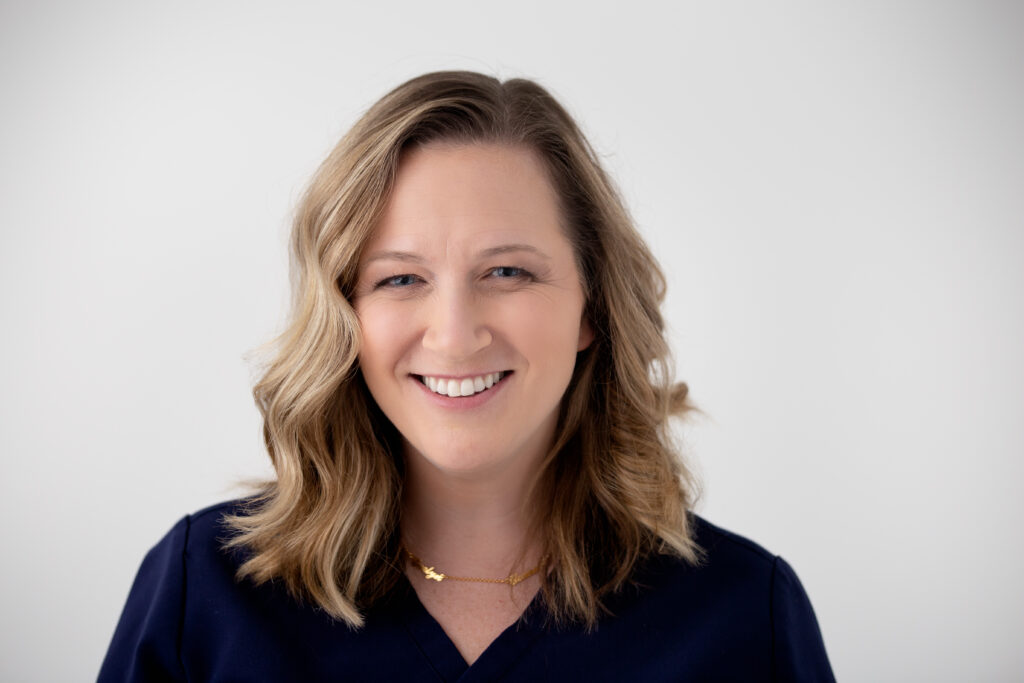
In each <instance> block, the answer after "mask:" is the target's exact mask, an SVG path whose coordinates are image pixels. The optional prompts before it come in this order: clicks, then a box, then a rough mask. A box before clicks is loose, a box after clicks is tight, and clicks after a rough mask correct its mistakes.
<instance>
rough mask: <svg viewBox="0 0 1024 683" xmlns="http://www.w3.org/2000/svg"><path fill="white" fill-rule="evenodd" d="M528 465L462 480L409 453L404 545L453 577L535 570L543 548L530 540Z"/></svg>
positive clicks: (403, 533) (464, 476)
mask: <svg viewBox="0 0 1024 683" xmlns="http://www.w3.org/2000/svg"><path fill="white" fill-rule="evenodd" d="M526 465H527V466H525V467H522V466H521V467H519V468H503V469H502V470H501V471H495V472H489V473H474V474H472V475H465V474H458V475H457V474H453V473H450V472H444V471H442V470H439V469H438V468H436V467H435V466H433V465H432V464H431V463H429V462H428V461H427V460H426V459H425V458H423V457H422V456H420V455H418V454H416V453H408V452H407V455H406V483H405V494H404V498H403V501H402V538H403V542H404V543H405V544H406V546H407V547H408V549H409V550H411V551H412V552H413V553H415V554H416V555H417V556H419V557H420V558H421V559H422V560H423V561H424V562H425V563H427V564H428V565H436V566H437V567H438V570H439V571H446V572H448V573H452V574H458V573H462V574H469V575H474V576H475V575H480V576H495V577H499V576H504V575H506V574H508V573H509V572H510V571H512V570H513V569H516V570H522V569H523V568H524V567H526V566H529V567H532V566H534V565H536V564H537V562H538V561H539V559H540V544H539V543H538V539H534V538H531V537H530V522H531V520H530V518H529V512H528V507H527V504H526V497H527V493H528V487H529V485H530V479H529V474H530V473H531V472H532V471H533V468H532V467H530V466H529V465H530V463H526ZM511 469H519V470H520V471H510V470H511Z"/></svg>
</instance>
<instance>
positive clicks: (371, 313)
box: [354, 143, 592, 474]
mask: <svg viewBox="0 0 1024 683" xmlns="http://www.w3.org/2000/svg"><path fill="white" fill-rule="evenodd" d="M354 304H355V309H356V312H357V314H358V315H359V320H360V323H361V326H362V334H363V339H362V341H363V343H362V350H361V352H360V356H359V362H360V366H361V369H362V372H363V376H364V378H365V379H366V384H367V386H368V387H369V389H370V393H371V394H372V395H373V398H374V399H375V400H376V401H377V404H378V405H379V406H380V408H381V410H383V412H384V414H385V415H387V417H388V418H389V419H390V420H391V422H392V423H393V424H394V425H395V427H397V429H398V431H399V432H400V433H401V434H402V437H403V438H404V441H405V448H406V457H407V459H416V460H417V463H416V466H419V465H424V464H426V465H429V466H431V467H433V468H436V470H439V471H442V472H445V473H450V474H460V473H461V474H472V473H485V472H488V471H490V472H500V471H501V470H503V469H506V468H508V467H510V466H513V465H515V464H517V463H518V464H519V465H522V464H523V463H524V462H527V463H532V462H534V461H536V460H537V459H539V458H541V457H543V455H544V453H545V452H546V450H547V448H548V447H549V446H550V445H551V443H552V440H553V438H554V434H555V428H556V422H557V416H558V409H559V405H560V403H561V400H562V396H563V395H564V394H565V390H566V387H567V386H568V384H569V380H570V378H571V377H572V372H573V367H574V366H575V363H576V353H577V352H578V351H580V350H582V349H584V348H585V347H586V346H587V345H588V344H589V343H590V341H591V339H592V335H591V331H590V328H589V326H588V325H587V324H586V323H585V322H584V319H583V307H584V297H583V290H582V287H581V284H580V276H579V272H578V269H577V267H576V260H575V256H574V253H573V247H572V245H571V244H570V242H569V240H568V239H567V237H566V235H565V233H564V230H563V227H562V221H561V215H560V211H559V207H558V198H557V195H556V194H555V190H554V189H553V187H552V186H551V183H550V181H549V180H548V178H547V176H546V174H545V171H544V168H543V166H542V165H541V161H540V160H539V159H538V158H537V157H536V156H535V155H534V153H533V152H531V151H529V150H526V149H522V148H518V147H507V146H497V145H479V144H472V145H454V144H442V143H432V144H428V145H425V146H422V147H418V148H414V149H413V150H410V151H408V152H407V153H406V154H405V155H404V156H403V159H402V162H401V164H400V166H399V170H398V174H397V178H396V182H395V185H394V189H393V193H392V196H391V198H390V200H389V203H388V205H387V207H386V209H385V212H384V215H383V217H382V219H381V221H380V224H379V225H378V226H377V227H376V229H375V232H374V234H373V236H372V238H371V240H370V242H369V243H368V244H367V245H366V248H365V249H364V250H363V255H362V258H361V260H360V264H359V278H358V282H357V285H356V292H355V298H354Z"/></svg>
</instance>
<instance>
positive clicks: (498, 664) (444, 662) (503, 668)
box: [398, 575, 547, 683]
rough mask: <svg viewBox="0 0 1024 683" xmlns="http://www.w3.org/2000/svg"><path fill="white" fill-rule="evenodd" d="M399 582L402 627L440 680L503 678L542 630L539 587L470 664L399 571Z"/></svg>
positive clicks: (543, 612)
mask: <svg viewBox="0 0 1024 683" xmlns="http://www.w3.org/2000/svg"><path fill="white" fill-rule="evenodd" d="M399 586H400V587H399V588H398V590H400V591H402V593H404V595H402V597H401V604H402V605H403V609H402V610H401V612H402V620H403V621H404V623H405V627H406V631H408V633H409V636H410V637H411V638H412V640H413V642H414V643H415V644H416V647H417V648H418V649H419V651H420V653H422V655H423V657H424V658H425V659H426V660H427V663H428V664H429V665H430V667H431V669H433V671H434V673H435V674H436V676H437V679H438V681H442V682H443V683H454V682H455V681H458V682H459V683H471V682H473V681H495V680H499V679H501V678H503V677H504V676H505V675H506V674H507V673H509V671H510V670H511V669H512V668H513V667H514V666H515V665H516V664H517V662H518V661H519V659H520V656H521V655H522V654H523V653H524V652H525V651H526V650H527V649H528V648H529V647H530V646H531V645H532V644H533V642H534V641H535V640H536V639H537V638H538V637H540V635H541V633H542V632H543V623H544V621H545V620H546V614H547V610H546V609H545V607H544V600H543V597H542V596H543V591H537V594H536V595H534V596H533V599H532V600H531V601H530V604H529V605H527V606H526V609H525V610H524V611H523V614H522V615H521V616H520V617H519V618H518V619H517V620H516V621H515V623H513V624H512V625H511V626H509V627H508V628H506V629H505V630H504V631H502V632H501V633H499V634H498V637H497V638H495V639H494V640H492V641H491V643H490V644H489V645H488V646H487V648H486V649H485V650H484V651H483V652H481V653H480V656H479V657H477V658H476V660H475V661H474V662H473V664H472V665H471V664H469V663H468V662H466V660H465V659H463V657H462V654H461V653H460V652H459V650H458V648H456V647H455V643H453V642H452V639H451V638H450V637H449V636H448V634H447V633H446V632H445V630H444V629H443V628H442V627H441V624H440V623H438V621H437V619H435V618H434V616H433V615H432V614H431V613H430V612H428V611H427V608H426V607H425V606H424V605H423V603H422V602H421V601H420V598H419V596H418V595H416V589H414V588H413V587H412V583H410V582H409V579H408V577H406V576H404V575H403V576H402V579H401V583H400V584H399Z"/></svg>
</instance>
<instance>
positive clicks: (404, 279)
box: [375, 273, 419, 289]
mask: <svg viewBox="0 0 1024 683" xmlns="http://www.w3.org/2000/svg"><path fill="white" fill-rule="evenodd" d="M418 279H419V278H417V277H416V276H415V275H409V274H408V273H406V274H404V275H392V276H391V277H387V278H384V279H383V280H381V281H380V282H378V283H377V284H376V285H375V289H380V288H381V287H408V286H410V285H414V284H416V281H417V280H418Z"/></svg>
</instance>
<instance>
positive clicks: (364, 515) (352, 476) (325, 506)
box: [227, 71, 699, 627]
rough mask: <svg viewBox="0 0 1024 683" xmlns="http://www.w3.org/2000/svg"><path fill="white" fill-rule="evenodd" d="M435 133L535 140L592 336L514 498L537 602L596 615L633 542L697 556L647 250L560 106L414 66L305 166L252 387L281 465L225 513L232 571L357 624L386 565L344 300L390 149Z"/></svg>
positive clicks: (380, 196) (384, 423) (391, 498)
mask: <svg viewBox="0 0 1024 683" xmlns="http://www.w3.org/2000/svg"><path fill="white" fill-rule="evenodd" d="M433 141H447V142H456V143H488V144H504V145H512V146H522V147H526V148H529V149H532V150H534V151H535V152H537V153H538V155H539V157H540V158H541V159H542V160H543V162H544V164H545V166H546V169H547V171H548V173H549V174H550V178H551V181H552V183H553V185H554V187H555V188H556V190H557V193H558V195H559V198H560V202H561V209H562V211H563V214H564V227H565V230H566V232H567V234H568V236H569V238H570V240H571V242H572V244H573V245H574V247H575V253H576V258H577V262H578V266H579V270H580V273H581V277H582V281H583V286H584V293H585V296H586V307H585V315H586V317H587V319H588V321H589V322H590V325H591V327H592V329H593V331H594V333H595V338H594V341H593V343H591V344H590V346H589V347H588V348H587V349H585V350H584V351H582V352H580V353H579V355H578V357H577V361H576V367H575V370H574V373H573V377H572V380H571V382H570V384H569V387H568V389H567V390H566V395H565V398H564V400H563V402H562V406H561V409H560V416H559V428H558V430H557V434H556V438H555V441H554V443H553V445H552V447H551V449H550V451H549V453H548V454H547V457H546V459H545V460H544V461H543V465H542V467H541V469H540V471H539V472H538V473H537V477H536V480H535V485H534V487H533V495H531V497H530V499H531V501H533V503H532V505H531V508H530V509H531V510H533V511H534V513H533V515H532V520H533V525H534V531H535V532H536V533H537V534H539V536H538V537H539V538H541V539H542V542H543V547H544V551H545V553H546V555H547V557H548V558H549V560H550V563H551V564H550V566H551V571H550V572H548V573H547V574H546V575H545V576H544V578H543V583H542V591H543V593H544V598H545V600H546V603H547V607H548V610H549V612H550V613H551V615H552V616H553V617H555V618H556V619H558V620H562V621H565V620H568V621H575V622H582V623H585V624H586V625H588V626H593V624H594V623H596V621H597V619H598V616H599V614H600V612H601V609H602V598H603V596H606V595H607V594H608V593H610V592H614V591H616V590H617V589H619V588H620V587H621V586H623V585H624V584H625V583H626V582H627V581H628V580H629V579H630V576H631V574H632V572H633V570H634V568H635V567H636V565H637V563H638V562H639V561H641V560H642V559H643V558H644V557H646V556H648V555H650V554H652V553H669V554H674V555H677V556H679V557H682V558H684V559H685V560H687V561H691V562H695V561H696V560H697V558H698V552H699V550H698V548H697V547H696V545H695V543H694V541H693V537H692V534H691V532H690V527H689V516H688V511H689V509H690V508H691V506H692V504H693V502H694V496H695V495H696V486H695V481H694V477H693V476H692V474H691V473H690V471H689V470H688V469H687V468H686V467H685V465H684V464H683V462H682V461H681V459H680V458H678V457H677V455H676V449H675V448H674V447H673V445H672V439H671V434H670V431H669V418H670V417H672V416H677V415H681V414H683V413H684V412H685V411H687V410H689V409H690V406H689V405H688V403H687V388H686V385H685V384H681V383H678V384H677V383H675V382H674V381H673V379H672V377H673V373H672V367H671V359H670V355H669V349H668V346H667V344H666V342H665V338H664V335H663V321H662V317H661V313H660V311H659V305H660V303H661V300H662V298H663V296H664V292H665V279H664V276H663V274H662V272H661V270H660V269H659V267H658V264H657V262H656V261H655V259H654V257H653V256H652V254H651V253H650V251H649V249H648V248H647V246H646V244H645V243H644V241H643V240H642V239H641V237H640V235H639V234H638V233H637V231H636V229H635V228H634V226H633V224H632V221H631V219H630V217H629V216H628V214H627V212H626V210H625V208H624V206H623V203H622V201H621V199H620V198H619V195H618V192H617V191H616V189H615V187H614V186H613V184H612V182H611V181H610V180H609V178H608V176H607V175H606V174H605V172H604V171H603V170H602V168H601V164H600V162H599V160H598V157H597V155H596V154H595V152H594V150H593V149H592V148H591V147H590V145H589V144H588V142H587V141H586V139H585V138H584V136H583V134H582V133H581V131H580V129H579V128H578V126H577V125H576V123H575V122H574V121H573V119H572V117H571V116H569V114H568V113H567V112H566V111H565V109H563V108H562V107H561V106H560V105H559V103H558V102H557V101H556V100H555V99H554V98H553V97H552V96H551V95H550V94H549V93H548V92H547V91H546V90H544V89H543V88H542V87H541V86H539V85H537V84H536V83H534V82H532V81H529V80H525V79H518V78H517V79H511V80H507V81H504V82H501V81H499V80H497V79H495V78H491V77H489V76H485V75H482V74H477V73H472V72H464V71H457V72H456V71H451V72H438V73H430V74H426V75H424V76H420V77H418V78H414V79H412V80H410V81H408V82H406V83H404V84H402V85H400V86H399V87H397V88H396V89H394V90H393V91H391V92H390V93H388V94H387V95H385V96H384V97H383V98H382V99H381V100H380V101H378V102H377V103H376V104H374V105H373V106H372V107H371V108H370V109H369V110H368V111H367V112H366V113H365V114H364V115H363V116H362V118H360V119H359V121H358V122H357V123H356V124H355V126H354V127H353V128H352V130H351V131H350V132H349V133H348V134H347V135H345V137H344V138H342V140H341V141H340V142H339V143H338V145H337V146H336V147H335V148H334V150H333V151H332V152H331V153H330V155H329V156H328V157H327V159H326V160H325V161H324V163H323V164H322V165H321V166H320V168H319V170H318V171H317V173H316V175H315V176H314V177H313V179H312V181H311V183H310V185H309V187H308V189H307V191H306V193H305V195H304V196H303V198H302V200H301V203H300V204H299V207H298V211H297V214H296V217H295V222H294V227H293V233H292V244H291V246H292V257H293V270H294V275H295V283H294V285H295V302H294V312H293V319H292V321H291V323H290V326H289V327H288V328H287V330H286V331H285V332H284V334H283V335H281V337H280V338H279V339H278V340H277V343H276V346H275V356H274V358H273V359H272V361H271V362H269V364H268V365H267V367H266V371H265V374H264V375H263V377H262V379H261V380H260V381H259V382H258V383H257V384H256V386H255V388H254V392H253V393H254V396H255V399H256V404H257V405H258V407H259V409H260V412H261V413H262V415H263V421H264V427H263V432H264V439H265V441H266V446H267V450H268V451H269V453H270V458H271V461H272V463H273V466H274V468H275V470H276V474H277V477H276V480H274V481H271V482H269V483H267V484H265V485H264V487H263V489H262V491H261V492H260V493H259V494H258V495H257V496H255V497H254V498H252V499H251V500H250V501H249V502H248V504H247V505H246V507H245V508H244V509H243V510H242V512H240V513H239V514H237V515H234V516H230V517H228V518H227V523H228V525H229V527H230V528H231V529H232V530H233V531H234V534H233V536H232V538H231V539H230V540H229V541H228V543H227V545H228V546H229V547H235V548H242V549H244V552H245V558H246V559H245V561H244V563H243V564H242V565H241V567H240V568H239V570H238V573H239V577H240V578H249V579H252V580H254V581H255V582H257V583H262V582H266V581H270V580H277V581H281V582H283V583H284V585H286V586H287V587H288V589H289V590H290V591H291V593H292V594H293V595H295V596H296V597H298V598H300V599H305V600H309V601H311V602H312V603H314V604H316V605H318V606H319V607H321V608H322V609H323V610H325V611H326V612H327V613H328V614H330V615H332V616H333V617H335V618H337V619H340V620H342V621H344V622H346V623H347V624H349V625H350V626H353V627H356V626H359V625H361V624H362V611H363V610H365V609H366V608H367V607H369V606H370V605H372V604H373V603H374V602H375V601H376V600H379V599H380V598H382V597H383V596H385V595H386V594H387V593H388V592H389V591H390V590H391V589H393V588H394V586H395V585H396V583H397V582H398V581H399V580H400V577H401V575H402V567H403V566H404V559H403V557H402V555H401V548H400V542H399V525H400V523H401V508H400V503H401V496H402V485H403V475H402V472H403V465H402V450H401V441H400V436H399V435H398V434H397V432H396V430H395V428H394V427H393V426H392V425H391V424H390V422H389V421H388V420H387V418H386V417H385V416H384V415H383V414H382V413H381V411H380V409H379V408H378V407H377V405H376V403H375V402H374V400H373V398H372V397H371V396H370V393H369V391H368V389H367V387H366V384H365V382H364V381H363V378H362V375H361V373H360V369H359V362H358V355H359V349H360V328H359V320H358V318H357V316H356V313H355V311H354V310H353V306H352V295H353V288H354V284H355V282H356V277H357V266H358V263H359V258H360V252H361V249H362V248H363V246H364V245H365V244H366V243H367V240H368V238H369V236H370V235H371V233H372V231H373V229H374V226H375V225H376V223H377V221H378V219H379V217H380V215H381V213H382V210H383V208H384V206H385V204H386V202H387V201H388V198H389V195H390V192H391V188H392V185H393V182H394V179H395V174H396V172H397V169H398V165H399V161H400V158H401V155H402V152H403V150H406V149H408V148H410V147H412V146H415V145H422V144H426V143H428V142H433ZM538 503H539V504H538Z"/></svg>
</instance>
